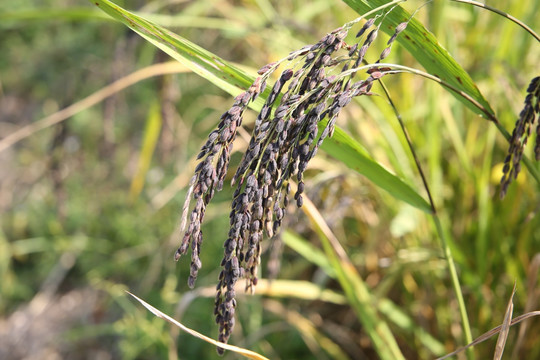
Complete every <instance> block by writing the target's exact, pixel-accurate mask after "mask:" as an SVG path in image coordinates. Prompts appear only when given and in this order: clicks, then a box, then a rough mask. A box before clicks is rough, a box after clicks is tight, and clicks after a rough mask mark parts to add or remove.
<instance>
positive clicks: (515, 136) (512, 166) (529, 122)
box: [500, 76, 540, 198]
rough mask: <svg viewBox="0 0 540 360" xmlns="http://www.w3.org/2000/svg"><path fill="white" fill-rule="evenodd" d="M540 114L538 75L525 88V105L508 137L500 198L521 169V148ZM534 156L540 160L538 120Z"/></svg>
mask: <svg viewBox="0 0 540 360" xmlns="http://www.w3.org/2000/svg"><path fill="white" fill-rule="evenodd" d="M539 115H540V76H537V77H535V78H534V79H532V81H531V82H530V84H529V87H528V88H527V96H526V97H525V106H524V107H523V110H521V112H520V114H519V118H518V119H517V121H516V125H515V127H514V131H513V132H512V137H511V138H510V147H509V148H508V153H507V155H506V159H505V160H504V167H503V176H502V178H501V193H500V195H501V198H503V197H504V196H505V195H506V192H507V190H508V186H509V185H510V183H511V182H512V180H514V179H515V178H517V176H518V174H519V171H520V170H521V158H522V156H523V149H524V147H525V145H526V144H527V140H528V138H529V136H530V135H531V129H532V128H533V127H534V124H535V122H536V121H537V120H538V117H539ZM534 152H535V158H536V160H537V161H538V160H540V121H538V124H537V125H536V143H535V147H534Z"/></svg>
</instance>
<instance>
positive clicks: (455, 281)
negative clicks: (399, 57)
mask: <svg viewBox="0 0 540 360" xmlns="http://www.w3.org/2000/svg"><path fill="white" fill-rule="evenodd" d="M379 82H380V84H381V86H382V88H383V91H384V93H385V95H386V97H387V99H388V101H389V103H390V106H391V107H392V110H393V111H394V114H395V115H396V118H397V120H398V122H399V125H400V127H401V129H402V131H403V134H404V136H405V139H406V141H407V145H408V147H409V149H410V151H411V154H412V156H413V158H414V162H415V165H416V168H417V169H418V172H419V174H420V177H421V178H422V183H423V185H424V188H425V190H426V192H427V195H428V199H429V203H430V205H431V209H432V214H431V217H432V219H433V222H434V223H435V228H436V229H437V235H438V236H439V239H440V241H441V246H442V249H443V253H444V257H445V259H446V263H447V266H448V271H449V272H450V279H451V281H452V287H453V289H454V293H455V295H456V299H457V301H458V307H459V314H460V317H461V323H462V328H463V333H464V336H465V342H466V343H467V344H470V343H471V342H472V341H473V338H472V332H471V326H470V323H469V318H468V315H467V308H466V306H465V301H464V299H463V293H462V291H461V285H460V282H459V277H458V274H457V270H456V265H455V262H454V258H453V256H452V251H451V250H450V247H449V246H448V242H447V241H446V236H445V233H444V230H443V227H442V225H441V221H440V218H439V215H438V213H437V208H436V206H435V202H434V200H433V197H432V196H431V191H430V188H429V185H428V182H427V179H426V176H425V174H424V171H423V169H422V165H421V164H420V160H419V159H418V156H417V154H416V151H415V150H414V146H413V144H412V140H411V137H410V136H409V133H408V131H407V129H406V127H405V124H404V123H403V120H402V118H401V114H400V113H399V111H398V110H397V108H396V106H395V104H394V102H393V101H392V98H391V96H390V93H389V91H388V88H387V87H386V86H385V85H384V83H383V82H382V81H380V80H379ZM467 357H468V359H469V360H473V359H475V356H474V352H473V350H472V348H469V349H467Z"/></svg>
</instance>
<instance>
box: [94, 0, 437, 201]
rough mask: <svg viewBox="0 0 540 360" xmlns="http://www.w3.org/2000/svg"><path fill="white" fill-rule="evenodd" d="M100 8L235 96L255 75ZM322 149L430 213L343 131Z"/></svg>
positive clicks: (114, 9)
mask: <svg viewBox="0 0 540 360" xmlns="http://www.w3.org/2000/svg"><path fill="white" fill-rule="evenodd" d="M93 3H95V4H96V5H97V6H98V7H99V8H100V9H102V10H103V11H105V12H106V13H107V14H109V15H110V16H112V17H113V18H115V19H116V20H118V21H121V22H122V23H124V24H125V25H127V26H128V27H130V28H131V29H133V30H134V31H135V32H137V33H138V34H139V35H141V36H142V37H144V38H145V39H146V40H148V41H149V42H151V43H152V44H154V45H155V46H157V47H158V48H160V49H161V50H163V51H165V52H166V53H167V54H169V55H170V56H172V57H173V58H175V59H176V60H178V61H180V62H181V63H182V64H184V65H185V66H187V67H189V68H190V69H191V70H192V71H193V72H195V73H197V74H199V75H200V76H202V77H204V78H205V79H207V80H209V81H210V82H212V83H213V84H215V85H217V86H218V87H220V88H222V89H223V90H225V91H227V92H228V93H230V94H231V95H237V94H239V93H240V92H241V91H243V90H245V89H246V88H248V87H249V86H250V85H251V83H252V82H253V81H254V77H252V76H250V75H248V74H246V73H245V72H243V71H242V70H240V69H238V68H236V67H235V66H233V65H231V64H229V63H227V61H225V60H223V59H221V58H219V57H218V56H217V55H214V54H212V53H211V52H209V51H207V50H205V49H203V48H201V47H200V46H198V45H196V44H194V43H192V42H190V41H189V40H186V39H184V38H182V37H180V36H178V35H176V34H174V33H172V32H170V31H168V30H166V29H164V28H162V27H160V26H158V25H155V24H153V23H151V22H150V21H148V20H145V19H143V18H141V17H139V16H137V15H134V14H132V13H130V12H128V11H126V10H124V9H122V8H121V7H119V6H117V5H115V4H114V3H112V2H110V1H108V0H96V1H93ZM265 97H266V94H262V95H261V97H260V99H258V101H259V102H258V103H256V104H255V106H258V107H260V106H262V101H263V99H264V98H265ZM323 149H325V151H326V152H327V153H328V154H330V155H331V156H333V157H335V158H336V159H338V160H340V161H342V162H343V163H345V164H346V165H347V166H348V167H350V168H351V169H354V170H356V171H357V172H358V173H360V174H362V175H365V176H366V177H367V178H368V179H370V180H371V181H373V182H374V183H375V184H376V185H377V186H378V187H380V188H381V189H384V190H386V191H388V192H389V193H390V194H391V195H392V196H394V197H396V198H397V199H399V200H402V201H405V202H407V203H408V204H410V205H412V206H414V207H417V208H419V209H421V210H423V211H426V212H430V211H431V208H430V207H429V205H428V203H427V202H426V201H425V200H424V199H423V198H422V197H421V196H420V195H419V194H418V193H416V192H415V191H414V190H413V189H412V188H411V187H410V186H409V185H407V184H406V183H404V182H403V181H402V180H401V179H399V178H398V177H397V176H395V175H393V174H391V173H390V172H388V171H387V170H385V169H384V168H383V167H382V166H380V165H379V164H378V163H377V162H376V161H374V160H372V159H370V158H369V156H368V155H367V152H366V151H364V150H363V148H362V146H361V145H360V144H359V143H358V142H356V141H355V140H354V139H352V138H351V137H349V136H348V135H347V134H346V133H345V132H343V131H342V130H340V129H339V128H336V131H335V135H334V137H333V138H330V139H328V140H326V141H325V143H324V144H323Z"/></svg>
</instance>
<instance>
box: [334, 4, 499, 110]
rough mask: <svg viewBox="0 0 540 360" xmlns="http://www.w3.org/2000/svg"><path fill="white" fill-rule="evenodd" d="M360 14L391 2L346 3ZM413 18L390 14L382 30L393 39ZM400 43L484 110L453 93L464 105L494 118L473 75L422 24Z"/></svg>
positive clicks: (412, 24) (413, 25)
mask: <svg viewBox="0 0 540 360" xmlns="http://www.w3.org/2000/svg"><path fill="white" fill-rule="evenodd" d="M343 2H345V3H346V4H347V5H349V6H350V7H351V8H352V9H353V10H355V11H356V12H357V13H358V14H363V13H366V12H368V11H370V10H373V9H375V8H377V7H379V6H381V5H384V4H386V3H388V2H389V1H388V0H370V1H367V0H343ZM410 16H411V14H409V13H408V12H407V11H406V10H405V9H403V8H402V7H401V6H396V8H395V9H394V10H393V11H392V12H390V13H389V14H387V16H386V17H385V20H384V22H383V24H382V26H381V29H382V30H383V31H384V32H386V33H387V34H389V35H392V34H393V33H394V31H395V29H396V27H397V26H398V25H399V24H400V23H402V22H404V21H408V19H409V18H410ZM397 41H398V42H399V43H400V44H401V45H403V46H404V47H405V48H406V49H407V51H409V52H410V53H411V55H413V56H414V57H415V58H416V60H417V61H418V62H419V63H420V64H421V65H422V66H423V67H424V68H425V69H426V71H427V72H428V73H430V74H431V75H433V76H436V77H438V78H439V79H441V80H442V81H444V82H446V83H448V84H450V85H451V86H452V87H454V88H456V89H457V90H459V91H462V92H464V93H466V94H468V95H470V96H471V97H472V98H473V99H475V100H476V101H477V102H478V103H479V104H480V105H481V106H483V107H484V109H480V108H479V107H478V106H475V105H474V104H472V103H470V102H469V101H467V100H466V99H464V98H463V97H462V96H459V94H457V93H455V92H451V94H452V95H454V96H455V97H456V98H457V99H458V100H459V101H461V102H462V103H464V104H465V105H466V106H467V107H468V108H469V109H471V110H472V111H474V112H475V113H477V114H478V115H480V116H484V117H485V116H486V114H485V112H487V113H489V114H491V115H493V116H492V118H494V111H493V109H492V108H491V106H490V105H489V103H488V102H487V100H486V99H485V98H484V96H483V95H482V94H481V93H480V90H479V89H478V87H477V86H476V85H475V83H474V81H473V80H472V78H471V77H470V75H469V74H468V73H467V72H466V71H465V70H464V69H463V68H462V67H461V66H460V65H459V64H458V63H457V62H456V60H454V58H453V57H452V56H451V55H450V54H449V53H448V51H447V50H446V49H445V48H443V47H442V46H441V45H440V44H439V42H438V41H437V38H436V37H435V36H434V35H433V34H432V33H431V32H430V31H429V30H427V29H426V28H425V27H424V26H423V25H422V24H421V23H420V22H419V21H418V20H416V19H414V18H413V19H412V20H411V21H410V22H409V24H408V26H407V28H406V29H405V30H404V31H403V32H402V33H401V34H400V35H399V36H398V37H397Z"/></svg>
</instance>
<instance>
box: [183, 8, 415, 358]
mask: <svg viewBox="0 0 540 360" xmlns="http://www.w3.org/2000/svg"><path fill="white" fill-rule="evenodd" d="M375 21H376V19H375V18H373V19H369V20H368V21H367V22H366V23H365V24H364V25H363V27H362V29H361V30H360V31H359V32H358V34H357V38H358V41H361V42H362V46H360V47H359V43H355V44H353V45H349V44H347V43H346V42H345V41H344V39H345V37H346V36H347V34H348V31H349V30H350V27H342V28H338V29H336V30H334V31H333V32H331V33H329V34H327V35H326V36H324V37H323V38H322V39H321V40H320V41H319V42H317V43H316V44H314V45H310V46H305V47H303V48H302V49H300V50H298V51H295V52H293V53H291V54H290V55H289V56H288V57H287V58H286V59H284V60H282V61H280V62H277V63H272V64H268V65H265V66H264V67H262V68H261V69H260V70H259V72H258V74H259V75H260V77H259V78H258V79H257V80H256V82H255V83H254V84H253V85H252V86H251V88H250V89H249V90H248V91H247V92H245V93H243V94H241V95H239V96H238V97H237V98H236V100H235V103H234V104H233V106H232V107H231V109H230V110H228V111H227V112H225V113H224V114H223V115H222V117H221V122H220V124H219V126H218V128H217V130H215V131H213V132H212V133H210V135H209V137H208V140H207V142H206V144H205V145H204V146H203V147H202V149H201V152H200V154H199V157H198V158H199V159H200V162H199V164H198V166H197V168H196V171H195V176H194V177H193V179H192V182H191V186H190V190H191V191H190V192H189V193H188V199H189V198H191V197H193V200H194V201H195V205H194V206H193V208H192V210H191V216H190V219H189V225H188V228H187V230H186V232H185V234H184V238H183V240H182V244H181V246H180V248H179V249H178V251H177V252H176V255H175V259H178V258H179V257H180V256H181V255H183V254H185V253H186V252H187V249H188V248H189V247H190V246H191V249H192V250H191V255H192V260H191V273H190V277H189V280H188V283H189V286H193V285H194V282H195V279H196V277H197V272H198V270H199V269H200V267H201V262H200V259H199V252H200V248H201V243H202V232H201V222H202V220H203V217H204V213H205V210H206V206H207V204H208V202H209V201H210V200H211V199H212V197H213V196H214V193H215V191H219V190H221V188H222V187H223V180H224V178H225V174H226V171H227V167H228V164H229V159H230V154H231V150H232V143H233V141H234V138H235V135H236V130H237V129H238V127H239V126H240V125H241V121H242V114H243V112H244V110H245V109H246V107H247V106H248V104H249V102H250V101H252V100H254V99H255V97H256V96H257V95H258V94H259V93H261V92H262V91H263V90H264V87H265V84H266V80H267V79H268V78H269V76H270V74H271V73H273V72H274V71H275V70H276V69H277V68H278V67H279V65H280V64H281V63H283V62H287V63H288V64H291V65H290V67H288V68H286V69H285V70H283V71H282V72H281V74H280V75H279V77H278V78H277V80H276V81H275V82H274V84H273V86H272V88H271V89H270V91H269V92H267V94H268V96H267V98H266V101H265V103H264V105H263V106H262V109H261V111H260V112H259V114H258V116H257V118H256V120H255V125H254V128H253V132H252V135H251V139H250V142H249V145H248V148H247V150H246V152H245V154H244V156H243V158H242V160H241V162H240V164H239V166H238V168H237V170H236V173H235V175H234V176H233V179H232V184H233V185H235V186H236V190H235V192H234V196H233V200H232V206H231V212H230V214H229V220H230V221H229V223H230V228H229V232H228V235H227V239H226V241H225V242H224V255H223V259H222V261H221V267H222V270H221V272H220V274H219V280H218V284H217V288H216V289H217V293H216V298H215V309H214V314H215V317H216V322H217V324H218V325H219V341H221V342H227V341H228V339H229V337H230V335H231V332H232V330H233V328H234V324H235V311H236V305H237V302H236V293H235V291H236V290H235V289H236V288H237V287H236V283H237V282H238V280H239V279H241V278H245V279H246V290H249V289H253V287H254V286H256V285H257V281H258V278H257V276H258V275H257V274H258V267H259V265H260V262H261V260H260V257H261V251H262V240H263V238H265V237H267V238H272V239H273V242H272V247H273V248H274V249H280V247H281V246H280V243H279V237H278V236H276V235H277V234H279V229H280V227H281V225H282V222H283V220H284V217H285V215H286V213H287V211H288V208H289V204H290V203H291V202H294V204H296V206H297V207H301V206H302V205H303V203H304V190H305V183H304V173H305V171H306V170H307V167H308V164H309V162H310V160H311V159H312V158H313V157H314V156H315V155H316V153H317V151H318V149H319V147H320V146H321V145H322V143H323V141H324V140H325V139H326V138H327V137H331V136H332V134H333V132H334V127H335V122H336V119H337V117H338V115H339V114H340V112H341V110H342V109H343V108H345V107H346V106H347V105H348V104H349V103H350V102H351V100H352V99H353V98H354V97H356V96H361V95H371V92H370V91H371V88H372V86H373V83H374V81H375V80H377V79H380V78H381V77H382V76H384V75H385V73H386V72H387V71H389V70H391V69H389V68H381V67H377V66H373V67H371V68H370V69H369V70H368V71H365V70H364V74H365V75H366V76H365V78H364V79H357V77H360V75H359V74H360V72H359V69H356V68H358V67H359V66H360V65H362V64H363V63H365V55H366V52H367V50H368V48H369V47H370V46H371V45H372V44H373V41H374V40H375V39H376V37H377V35H378V31H379V26H380V25H379V26H375ZM405 26H406V23H403V24H400V25H399V26H398V28H397V29H396V32H395V34H394V35H393V36H392V38H391V39H390V40H389V41H388V47H387V48H386V49H385V50H384V51H383V53H382V54H381V55H380V57H379V61H380V60H382V59H384V58H385V57H386V56H388V54H389V52H390V49H391V45H392V42H393V41H394V40H395V38H396V36H397V35H398V34H399V32H401V31H403V30H404V29H405ZM366 34H367V35H366ZM292 181H295V182H297V183H298V186H297V190H296V192H295V193H294V194H291V182H292ZM188 201H189V200H187V202H186V205H185V206H184V213H185V214H186V216H187V213H188V208H189V202H188ZM277 253H279V251H278V252H277ZM271 264H272V267H273V271H276V270H275V269H276V268H277V267H279V265H278V259H277V258H273V260H272V262H271ZM218 352H219V353H222V352H223V349H221V348H218Z"/></svg>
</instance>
